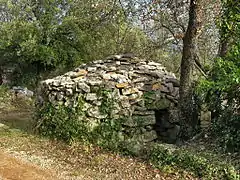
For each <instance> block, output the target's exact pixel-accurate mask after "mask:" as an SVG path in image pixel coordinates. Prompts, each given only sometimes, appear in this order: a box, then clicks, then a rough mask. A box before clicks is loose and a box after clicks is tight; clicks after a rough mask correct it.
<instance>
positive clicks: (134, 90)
mask: <svg viewBox="0 0 240 180" xmlns="http://www.w3.org/2000/svg"><path fill="white" fill-rule="evenodd" d="M138 91H139V90H138V89H137V88H128V89H123V90H122V94H123V95H130V94H135V93H137V92H138Z"/></svg>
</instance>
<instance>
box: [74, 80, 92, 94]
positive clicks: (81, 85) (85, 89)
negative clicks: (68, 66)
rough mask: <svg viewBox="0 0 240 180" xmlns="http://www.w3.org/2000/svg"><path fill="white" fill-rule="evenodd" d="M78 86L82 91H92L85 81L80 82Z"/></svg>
mask: <svg viewBox="0 0 240 180" xmlns="http://www.w3.org/2000/svg"><path fill="white" fill-rule="evenodd" d="M77 87H78V88H79V89H81V90H82V91H84V92H86V93H89V92H90V87H89V86H88V85H87V84H85V83H83V82H79V83H78V85H77Z"/></svg>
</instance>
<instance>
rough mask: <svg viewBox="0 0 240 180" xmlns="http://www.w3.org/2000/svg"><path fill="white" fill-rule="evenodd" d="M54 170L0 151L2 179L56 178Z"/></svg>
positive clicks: (30, 179)
mask: <svg viewBox="0 0 240 180" xmlns="http://www.w3.org/2000/svg"><path fill="white" fill-rule="evenodd" d="M56 179H59V178H57V176H56V175H55V173H54V172H51V171H50V170H43V169H41V168H39V167H37V166H35V165H33V164H31V163H28V162H23V161H22V160H20V159H17V158H15V157H13V156H11V155H9V154H6V153H3V152H1V151H0V180H56Z"/></svg>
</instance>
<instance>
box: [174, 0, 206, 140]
mask: <svg viewBox="0 0 240 180" xmlns="http://www.w3.org/2000/svg"><path fill="white" fill-rule="evenodd" d="M202 2H203V0H191V2H190V8H189V21H188V28H187V31H186V33H185V36H184V38H183V51H182V61H181V74H180V89H179V93H180V99H179V108H180V117H181V134H180V135H181V137H182V138H184V139H186V138H190V137H191V136H192V135H193V130H194V124H195V123H194V122H195V120H194V119H193V109H194V107H193V83H192V75H193V68H194V62H195V59H196V56H197V53H196V51H197V40H198V36H199V34H200V30H201V27H202V17H203V10H202Z"/></svg>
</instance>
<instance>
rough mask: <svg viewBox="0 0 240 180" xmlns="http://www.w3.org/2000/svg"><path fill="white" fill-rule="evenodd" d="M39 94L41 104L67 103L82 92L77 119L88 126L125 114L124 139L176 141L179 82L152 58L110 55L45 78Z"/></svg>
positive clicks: (74, 102)
mask: <svg viewBox="0 0 240 180" xmlns="http://www.w3.org/2000/svg"><path fill="white" fill-rule="evenodd" d="M41 95H42V98H43V104H42V105H44V103H47V102H48V103H49V102H50V103H51V104H53V105H54V106H56V107H58V106H68V107H71V108H74V107H76V106H77V105H78V103H79V96H81V98H82V100H83V101H82V102H84V103H83V106H82V108H81V110H82V111H83V112H84V113H83V116H82V117H81V118H82V119H84V120H85V121H87V122H88V125H89V127H90V129H91V128H94V127H96V126H98V125H99V124H101V122H103V120H104V119H106V118H108V119H111V121H118V119H120V118H122V119H124V121H123V122H122V128H121V134H122V135H123V139H124V140H126V141H127V140H129V139H135V140H136V139H137V141H138V142H142V143H148V142H154V141H156V140H161V141H167V142H169V143H174V142H175V140H176V138H177V135H178V133H179V129H180V127H179V125H178V113H177V110H176V106H177V102H178V98H179V81H178V80H177V79H176V77H175V76H174V74H173V73H170V72H167V71H166V69H165V68H164V67H163V66H162V65H161V64H159V63H156V62H152V61H147V60H144V59H139V58H137V57H134V56H129V55H114V56H111V57H108V58H106V60H97V61H94V62H92V63H89V64H83V65H81V66H79V67H78V68H76V69H75V70H74V71H71V72H68V73H66V74H64V75H61V76H58V77H55V78H53V79H47V80H45V81H43V82H42V83H41ZM104 108H105V109H104Z"/></svg>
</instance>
